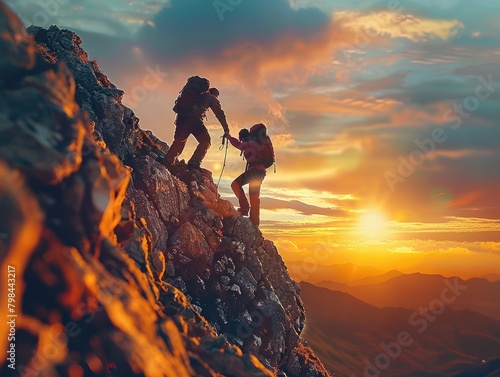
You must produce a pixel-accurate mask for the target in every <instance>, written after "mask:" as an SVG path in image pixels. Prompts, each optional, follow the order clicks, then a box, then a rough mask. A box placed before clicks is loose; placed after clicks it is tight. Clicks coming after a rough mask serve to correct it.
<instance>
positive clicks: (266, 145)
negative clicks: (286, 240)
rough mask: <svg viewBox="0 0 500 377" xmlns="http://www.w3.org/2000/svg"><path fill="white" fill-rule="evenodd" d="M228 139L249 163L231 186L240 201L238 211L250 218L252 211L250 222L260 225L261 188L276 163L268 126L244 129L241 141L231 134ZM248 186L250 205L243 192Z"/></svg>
mask: <svg viewBox="0 0 500 377" xmlns="http://www.w3.org/2000/svg"><path fill="white" fill-rule="evenodd" d="M227 137H228V140H229V141H230V142H231V144H232V145H233V146H234V147H236V148H238V149H240V150H241V151H242V153H243V156H244V157H245V160H246V161H247V164H246V168H245V172H244V173H243V174H241V175H240V176H239V177H238V178H236V179H235V180H234V181H233V183H232V184H231V188H232V189H233V192H234V194H235V195H236V197H237V198H238V201H239V205H240V207H239V208H238V211H239V212H240V213H241V215H242V216H248V212H249V211H250V221H251V222H252V224H254V225H259V223H260V213H259V212H260V197H259V196H260V187H261V185H262V181H263V180H264V178H265V177H266V168H268V167H269V166H271V165H272V163H274V149H273V147H272V143H271V140H270V139H269V137H268V136H267V134H266V126H264V125H263V124H262V123H259V124H256V125H254V126H252V128H251V129H250V131H249V130H247V129H246V128H243V129H242V130H240V132H239V134H238V138H239V140H238V139H236V138H235V137H232V136H231V135H230V134H228V136H227ZM271 160H272V162H271ZM270 162H271V163H270ZM246 184H248V185H249V195H250V204H249V203H248V200H247V197H246V195H245V192H244V191H243V186H244V185H246Z"/></svg>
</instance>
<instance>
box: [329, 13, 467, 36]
mask: <svg viewBox="0 0 500 377" xmlns="http://www.w3.org/2000/svg"><path fill="white" fill-rule="evenodd" d="M334 19H335V21H337V22H340V23H342V24H343V25H344V26H345V27H347V28H350V29H353V30H355V31H356V32H358V33H365V34H366V35H367V36H368V38H369V37H370V36H372V37H373V36H374V35H382V36H389V37H391V38H407V39H409V40H411V41H413V42H422V41H428V40H429V39H434V38H439V39H442V40H446V39H449V38H450V37H452V36H454V35H456V34H457V32H458V31H459V30H460V29H461V28H463V24H462V23H461V22H460V21H455V20H452V21H450V20H434V19H430V18H423V17H418V16H415V15H413V14H409V13H399V12H395V11H379V12H373V13H368V14H364V13H361V12H355V11H341V12H336V13H335V17H334Z"/></svg>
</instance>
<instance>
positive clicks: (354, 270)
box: [286, 260, 392, 283]
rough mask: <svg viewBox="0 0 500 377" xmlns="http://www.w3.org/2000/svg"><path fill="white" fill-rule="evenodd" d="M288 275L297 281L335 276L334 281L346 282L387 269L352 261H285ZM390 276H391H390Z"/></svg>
mask: <svg viewBox="0 0 500 377" xmlns="http://www.w3.org/2000/svg"><path fill="white" fill-rule="evenodd" d="M286 265H287V268H288V272H289V273H290V276H291V277H292V278H294V279H295V280H297V281H310V282H313V283H316V282H318V281H322V280H331V279H332V276H335V281H336V282H339V283H347V282H352V281H356V280H360V279H364V278H366V277H368V276H370V277H373V276H377V275H383V274H386V273H387V271H385V270H381V269H379V268H375V267H370V266H357V265H354V264H352V263H344V264H332V265H322V264H321V263H320V262H319V261H318V262H314V260H313V261H311V262H309V261H307V260H305V261H288V260H287V261H286ZM391 277H392V276H391Z"/></svg>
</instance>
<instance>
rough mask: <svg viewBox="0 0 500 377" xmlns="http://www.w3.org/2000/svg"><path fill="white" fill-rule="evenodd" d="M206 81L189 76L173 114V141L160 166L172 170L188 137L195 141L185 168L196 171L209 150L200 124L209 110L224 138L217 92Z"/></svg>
mask: <svg viewBox="0 0 500 377" xmlns="http://www.w3.org/2000/svg"><path fill="white" fill-rule="evenodd" d="M209 88H210V81H209V80H208V79H206V78H203V77H199V76H192V77H190V78H189V79H188V81H187V83H186V85H184V88H182V90H181V92H180V93H179V96H178V97H177V100H176V101H175V106H174V108H173V110H174V111H175V112H176V113H177V116H176V119H175V134H174V141H173V142H172V145H171V147H170V149H169V151H168V152H167V155H166V156H165V160H164V165H165V166H167V167H170V166H172V165H173V164H175V163H176V162H177V157H178V156H179V155H180V154H181V153H182V151H183V150H184V147H185V145H186V142H187V139H188V137H189V135H191V134H192V135H193V136H194V137H195V138H196V140H197V141H198V143H199V144H198V146H197V147H196V149H195V151H194V153H193V155H192V157H191V158H190V159H189V161H188V168H190V169H198V168H199V167H200V165H201V162H202V161H203V158H204V157H205V155H206V154H207V151H208V149H209V148H210V134H209V133H208V130H207V128H206V127H205V125H204V124H203V120H204V119H205V118H206V113H207V110H208V109H212V111H213V112H214V114H215V117H216V118H217V119H218V120H219V122H220V124H221V125H222V128H223V129H224V134H225V135H227V134H228V133H229V126H228V124H227V120H226V115H225V113H224V111H223V110H222V107H221V103H220V101H219V99H218V97H219V91H218V90H217V89H216V88H210V89H209Z"/></svg>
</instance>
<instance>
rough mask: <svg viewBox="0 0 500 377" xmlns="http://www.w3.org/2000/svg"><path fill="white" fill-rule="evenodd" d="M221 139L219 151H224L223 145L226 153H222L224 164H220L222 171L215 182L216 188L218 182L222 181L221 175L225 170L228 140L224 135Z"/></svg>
mask: <svg viewBox="0 0 500 377" xmlns="http://www.w3.org/2000/svg"><path fill="white" fill-rule="evenodd" d="M221 138H222V144H221V145H220V147H219V150H220V151H221V150H222V149H224V144H225V145H226V151H225V152H224V163H223V164H222V170H221V171H220V177H219V180H218V181H217V185H216V187H217V188H219V184H220V180H221V179H222V174H223V173H224V169H225V168H226V161H227V148H228V147H229V140H228V139H227V137H226V134H224V135H222V136H221Z"/></svg>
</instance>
